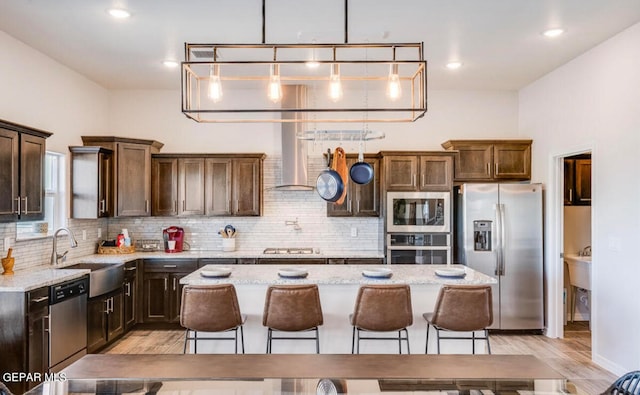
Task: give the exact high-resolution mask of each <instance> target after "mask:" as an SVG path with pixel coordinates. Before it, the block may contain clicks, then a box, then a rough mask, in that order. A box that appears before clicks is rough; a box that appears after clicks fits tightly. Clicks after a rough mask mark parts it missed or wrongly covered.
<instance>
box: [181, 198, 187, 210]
mask: <svg viewBox="0 0 640 395" xmlns="http://www.w3.org/2000/svg"><path fill="white" fill-rule="evenodd" d="M182 211H187V201H186V200H183V201H182Z"/></svg>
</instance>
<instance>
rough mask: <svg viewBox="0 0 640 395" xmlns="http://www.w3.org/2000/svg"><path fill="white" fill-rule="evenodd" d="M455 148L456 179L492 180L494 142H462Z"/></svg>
mask: <svg viewBox="0 0 640 395" xmlns="http://www.w3.org/2000/svg"><path fill="white" fill-rule="evenodd" d="M453 149H455V150H458V152H457V153H456V154H455V169H454V177H455V179H456V180H463V181H464V180H490V179H491V178H492V177H493V168H492V166H491V163H492V157H493V144H478V143H474V144H460V145H455V146H454V147H453Z"/></svg>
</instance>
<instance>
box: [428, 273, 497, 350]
mask: <svg viewBox="0 0 640 395" xmlns="http://www.w3.org/2000/svg"><path fill="white" fill-rule="evenodd" d="M422 316H423V317H424V319H425V321H427V344H426V346H425V349H424V353H425V354H428V353H429V329H430V327H431V326H433V327H434V328H435V330H436V334H437V336H438V354H440V340H441V339H443V340H444V339H447V340H471V345H472V346H471V348H472V352H473V354H475V353H476V340H486V342H487V351H488V353H489V354H491V345H490V343H489V332H488V331H487V328H488V327H489V326H491V324H492V323H493V301H492V296H491V285H443V286H442V288H440V292H439V294H438V298H437V299H436V305H435V308H434V310H433V312H432V313H424V314H423V315H422ZM440 331H455V332H471V336H470V337H469V336H467V337H464V336H446V337H442V338H441V337H440ZM476 331H483V332H484V336H481V337H478V336H476V334H475V332H476Z"/></svg>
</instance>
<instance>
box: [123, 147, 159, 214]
mask: <svg viewBox="0 0 640 395" xmlns="http://www.w3.org/2000/svg"><path fill="white" fill-rule="evenodd" d="M117 157H118V159H117V160H118V163H117V165H116V166H117V172H116V174H117V184H118V190H117V213H116V216H118V217H141V216H149V215H150V213H151V207H150V200H151V148H150V147H149V146H148V145H142V144H128V143H118V155H117Z"/></svg>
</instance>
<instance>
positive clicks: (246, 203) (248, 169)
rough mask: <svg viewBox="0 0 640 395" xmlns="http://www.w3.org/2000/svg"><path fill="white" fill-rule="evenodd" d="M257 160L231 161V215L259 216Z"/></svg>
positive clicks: (258, 163) (258, 161) (260, 187)
mask: <svg viewBox="0 0 640 395" xmlns="http://www.w3.org/2000/svg"><path fill="white" fill-rule="evenodd" d="M260 167H261V166H260V160H259V159H234V161H233V172H232V179H233V192H232V196H233V210H232V213H233V215H240V216H254V215H260V208H261V207H260V206H261V196H262V179H261V176H262V175H261V171H260Z"/></svg>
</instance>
